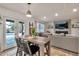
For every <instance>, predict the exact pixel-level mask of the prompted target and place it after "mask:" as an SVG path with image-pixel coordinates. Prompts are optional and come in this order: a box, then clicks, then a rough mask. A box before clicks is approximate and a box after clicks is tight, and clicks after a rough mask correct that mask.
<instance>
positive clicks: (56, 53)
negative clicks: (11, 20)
mask: <svg viewBox="0 0 79 59" xmlns="http://www.w3.org/2000/svg"><path fill="white" fill-rule="evenodd" d="M16 50H17V48H16V47H15V48H11V49H9V50H6V51H4V52H2V53H1V54H0V56H16ZM51 54H52V56H77V55H78V54H75V53H72V52H69V51H66V50H63V49H59V48H55V47H51Z"/></svg>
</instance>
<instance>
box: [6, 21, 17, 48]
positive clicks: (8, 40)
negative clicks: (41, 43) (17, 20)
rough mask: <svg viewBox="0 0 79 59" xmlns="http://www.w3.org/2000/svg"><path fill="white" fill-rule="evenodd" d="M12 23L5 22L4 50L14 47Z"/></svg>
mask: <svg viewBox="0 0 79 59" xmlns="http://www.w3.org/2000/svg"><path fill="white" fill-rule="evenodd" d="M15 43H16V41H15V33H14V21H11V20H6V48H11V47H14V46H15Z"/></svg>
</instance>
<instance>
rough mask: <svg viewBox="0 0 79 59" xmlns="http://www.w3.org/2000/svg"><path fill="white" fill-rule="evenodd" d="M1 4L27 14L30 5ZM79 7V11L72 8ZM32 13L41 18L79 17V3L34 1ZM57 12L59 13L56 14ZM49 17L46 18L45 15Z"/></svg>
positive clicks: (64, 18)
mask: <svg viewBox="0 0 79 59" xmlns="http://www.w3.org/2000/svg"><path fill="white" fill-rule="evenodd" d="M0 6H2V7H5V8H8V9H10V10H13V11H16V12H18V13H21V14H23V15H25V13H26V11H27V9H28V6H27V3H2V4H0ZM74 8H77V9H78V11H77V12H75V13H74V12H73V11H72V10H73V9H74ZM30 10H31V12H32V15H33V16H34V17H35V18H37V19H40V20H44V21H53V20H66V19H72V18H78V17H79V4H78V3H70V4H67V3H32V4H31V6H30ZM55 13H58V14H59V15H58V16H57V17H56V16H54V15H55ZM44 16H46V17H47V18H46V19H44V18H43V17H44Z"/></svg>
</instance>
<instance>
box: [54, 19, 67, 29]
mask: <svg viewBox="0 0 79 59" xmlns="http://www.w3.org/2000/svg"><path fill="white" fill-rule="evenodd" d="M55 28H56V29H67V28H68V22H67V21H57V22H55Z"/></svg>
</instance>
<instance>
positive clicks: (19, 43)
mask: <svg viewBox="0 0 79 59" xmlns="http://www.w3.org/2000/svg"><path fill="white" fill-rule="evenodd" d="M15 39H16V44H17V52H16V56H18V55H19V56H22V52H23V45H22V43H21V38H19V37H15Z"/></svg>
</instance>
